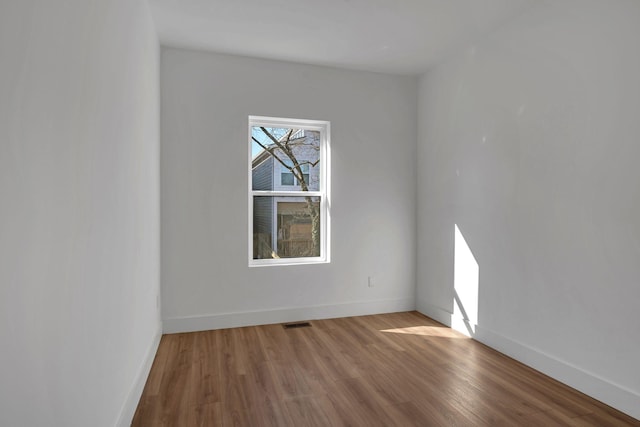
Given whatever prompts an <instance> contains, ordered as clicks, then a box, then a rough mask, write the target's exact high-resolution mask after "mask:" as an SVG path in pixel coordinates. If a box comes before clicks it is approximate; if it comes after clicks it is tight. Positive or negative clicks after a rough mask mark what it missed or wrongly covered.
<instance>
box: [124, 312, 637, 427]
mask: <svg viewBox="0 0 640 427" xmlns="http://www.w3.org/2000/svg"><path fill="white" fill-rule="evenodd" d="M310 323H311V325H312V326H311V327H308V328H293V329H286V330H285V329H284V328H283V327H282V325H267V326H255V327H247V328H237V329H224V330H215V331H205V332H195V333H183V334H171V335H164V336H163V337H162V341H161V343H160V347H159V349H158V353H157V355H156V358H155V361H154V364H153V367H152V369H151V373H150V375H149V378H148V380H147V384H146V386H145V389H144V392H143V395H142V398H141V399H140V403H139V405H138V409H137V411H136V414H135V417H134V420H133V424H132V425H133V426H295V427H301V426H367V427H369V426H598V427H602V426H640V421H638V420H635V419H633V418H631V417H629V416H626V415H624V414H622V413H620V412H618V411H616V410H614V409H612V408H610V407H608V406H606V405H604V404H602V403H600V402H598V401H596V400H594V399H591V398H589V397H587V396H585V395H583V394H581V393H579V392H577V391H575V390H573V389H571V388H569V387H567V386H565V385H563V384H560V383H558V382H557V381H554V380H553V379H551V378H549V377H546V376H544V375H542V374H540V373H538V372H536V371H534V370H533V369H530V368H528V367H526V366H524V365H522V364H520V363H518V362H516V361H514V360H513V359H510V358H508V357H506V356H504V355H502V354H500V353H498V352H496V351H494V350H492V349H490V348H488V347H486V346H484V345H482V344H480V343H478V342H476V341H473V340H471V339H469V338H467V337H465V336H463V335H461V334H458V333H457V332H455V331H452V330H451V329H449V328H446V327H444V326H443V325H441V324H439V323H437V322H435V321H433V320H431V319H429V318H427V317H425V316H423V315H421V314H419V313H417V312H408V313H393V314H383V315H374V316H362V317H350V318H342V319H330V320H314V321H311V322H310Z"/></svg>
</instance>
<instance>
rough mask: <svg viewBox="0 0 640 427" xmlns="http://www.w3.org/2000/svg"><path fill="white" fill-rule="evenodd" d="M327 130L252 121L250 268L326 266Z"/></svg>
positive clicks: (309, 124) (319, 125) (323, 125)
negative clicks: (262, 266)
mask: <svg viewBox="0 0 640 427" xmlns="http://www.w3.org/2000/svg"><path fill="white" fill-rule="evenodd" d="M328 127H329V124H328V123H327V122H318V121H308V120H294V119H271V118H264V117H260V118H257V117H256V118H250V138H251V144H250V145H251V147H252V148H251V168H250V171H251V179H250V183H251V188H250V190H249V193H250V202H249V208H250V213H251V215H250V218H249V228H250V245H249V251H250V256H249V264H250V265H251V266H256V265H274V264H275V265H277V264H294V263H318V262H328V260H329V257H328V252H329V251H328V249H329V248H328V242H327V229H328V214H327V209H328V200H327V197H328V196H327V187H328V186H327V176H326V175H327V173H328V165H327V163H328V160H327V158H328V156H327V151H328V148H327V145H328V137H329V135H328Z"/></svg>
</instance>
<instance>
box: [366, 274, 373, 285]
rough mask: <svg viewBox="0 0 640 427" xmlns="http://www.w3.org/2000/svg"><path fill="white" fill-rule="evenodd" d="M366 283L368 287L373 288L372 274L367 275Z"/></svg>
mask: <svg viewBox="0 0 640 427" xmlns="http://www.w3.org/2000/svg"><path fill="white" fill-rule="evenodd" d="M367 284H368V285H369V287H370V288H373V276H369V277H368V278H367Z"/></svg>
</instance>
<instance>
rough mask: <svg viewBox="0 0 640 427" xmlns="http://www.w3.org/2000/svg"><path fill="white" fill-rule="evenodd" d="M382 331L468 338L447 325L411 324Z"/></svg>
mask: <svg viewBox="0 0 640 427" xmlns="http://www.w3.org/2000/svg"><path fill="white" fill-rule="evenodd" d="M380 332H388V333H392V334H407V335H423V336H429V337H442V338H467V337H466V336H464V335H461V334H460V333H459V332H456V331H454V330H451V329H450V328H447V327H446V326H409V327H407V328H396V329H383V330H381V331H380Z"/></svg>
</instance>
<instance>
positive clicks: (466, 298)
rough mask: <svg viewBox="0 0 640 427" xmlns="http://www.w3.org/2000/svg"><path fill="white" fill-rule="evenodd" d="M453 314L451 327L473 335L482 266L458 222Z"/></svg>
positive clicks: (454, 259)
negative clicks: (479, 264)
mask: <svg viewBox="0 0 640 427" xmlns="http://www.w3.org/2000/svg"><path fill="white" fill-rule="evenodd" d="M454 227H455V235H454V258H453V314H452V316H451V327H452V328H453V329H455V330H457V331H459V332H462V333H463V334H465V335H468V336H470V337H473V336H474V335H475V332H476V325H477V324H478V291H479V285H480V267H479V266H478V262H477V261H476V258H475V257H474V256H473V253H472V252H471V249H470V248H469V245H468V244H467V241H466V239H465V238H464V236H463V234H462V232H461V231H460V228H459V227H458V224H455V225H454Z"/></svg>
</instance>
